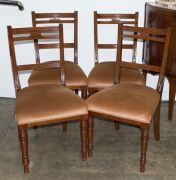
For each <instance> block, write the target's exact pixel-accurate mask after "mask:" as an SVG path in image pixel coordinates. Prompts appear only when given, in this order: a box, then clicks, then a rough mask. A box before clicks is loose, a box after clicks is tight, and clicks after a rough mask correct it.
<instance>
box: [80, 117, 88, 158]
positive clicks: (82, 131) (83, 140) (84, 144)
mask: <svg viewBox="0 0 176 180" xmlns="http://www.w3.org/2000/svg"><path fill="white" fill-rule="evenodd" d="M80 135H81V151H82V160H86V159H87V117H83V118H82V119H81V120H80Z"/></svg>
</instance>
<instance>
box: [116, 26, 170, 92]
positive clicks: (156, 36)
mask: <svg viewBox="0 0 176 180" xmlns="http://www.w3.org/2000/svg"><path fill="white" fill-rule="evenodd" d="M118 32H119V33H118V46H117V56H116V57H117V59H116V78H115V83H119V82H120V68H121V67H126V68H133V69H140V70H141V71H146V72H149V71H150V72H155V73H159V78H158V82H157V86H156V90H157V91H158V92H159V93H160V94H161V93H162V89H163V84H164V77H165V69H166V64H167V59H168V51H169V42H170V38H171V28H167V29H156V28H143V27H130V26H123V23H119V26H118ZM126 39H128V40H131V41H134V39H135V40H136V41H137V42H139V41H140V42H141V41H142V42H143V45H145V47H146V48H147V46H146V44H148V43H151V42H152V41H154V42H159V43H163V44H164V50H163V56H162V63H161V65H160V66H157V65H150V64H143V63H142V61H141V63H130V62H125V61H124V60H122V52H123V51H122V48H123V41H124V40H126Z"/></svg>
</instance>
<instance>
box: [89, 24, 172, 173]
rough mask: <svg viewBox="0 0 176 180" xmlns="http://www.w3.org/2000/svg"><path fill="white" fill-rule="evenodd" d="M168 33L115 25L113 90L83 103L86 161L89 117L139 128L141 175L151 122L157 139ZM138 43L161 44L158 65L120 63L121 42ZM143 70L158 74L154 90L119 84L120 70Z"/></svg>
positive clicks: (91, 124) (90, 151) (94, 96)
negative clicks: (162, 48)
mask: <svg viewBox="0 0 176 180" xmlns="http://www.w3.org/2000/svg"><path fill="white" fill-rule="evenodd" d="M170 37H171V30H170V29H166V30H162V29H149V28H148V29H147V28H140V27H129V26H122V24H119V35H118V47H117V64H116V68H117V71H116V78H115V81H114V82H115V84H116V83H117V84H116V85H114V86H111V87H109V88H106V89H103V90H101V91H99V92H97V93H96V94H94V95H92V96H90V97H89V98H88V99H87V103H88V111H89V116H90V117H89V122H88V129H89V142H88V144H89V145H88V146H89V150H88V151H89V157H92V148H93V117H94V116H99V117H104V118H108V119H111V120H113V121H118V122H119V121H120V122H123V123H127V124H132V125H136V126H139V127H140V129H141V160H140V171H141V172H144V171H145V164H146V151H147V144H148V137H149V125H150V122H151V120H152V118H153V124H154V136H155V139H156V140H159V139H160V130H159V115H160V102H161V95H162V90H163V82H164V76H165V68H166V62H167V57H168V49H169V41H170ZM126 38H127V39H128V40H129V39H130V38H132V39H136V40H138V39H142V40H143V41H144V42H145V44H149V43H151V44H152V42H153V41H155V42H156V41H157V42H160V43H163V44H164V51H163V58H162V64H161V66H160V67H158V66H154V65H147V64H140V63H130V62H125V61H122V46H123V40H124V39H126ZM124 67H125V68H132V69H140V70H142V69H144V70H146V71H152V72H158V73H159V78H158V83H157V86H156V89H153V88H150V87H147V86H146V85H141V84H132V83H131V84H130V83H120V82H121V78H120V76H121V72H122V71H121V70H122V68H124Z"/></svg>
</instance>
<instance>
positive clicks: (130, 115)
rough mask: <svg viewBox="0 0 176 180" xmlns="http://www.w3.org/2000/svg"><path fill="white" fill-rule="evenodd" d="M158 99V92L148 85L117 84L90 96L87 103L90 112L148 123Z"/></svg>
mask: <svg viewBox="0 0 176 180" xmlns="http://www.w3.org/2000/svg"><path fill="white" fill-rule="evenodd" d="M159 100H160V95H159V93H158V92H157V91H155V90H154V89H152V88H150V87H147V86H143V85H138V84H117V85H114V86H111V87H109V88H106V89H103V90H101V91H99V92H97V93H95V94H94V95H92V96H90V97H89V98H88V99H87V103H88V110H89V111H91V112H96V113H101V114H105V115H110V116H114V117H117V118H119V119H120V118H125V119H128V120H133V121H137V122H142V123H149V122H150V120H151V118H152V116H153V114H154V112H155V110H156V108H157V106H158V103H159Z"/></svg>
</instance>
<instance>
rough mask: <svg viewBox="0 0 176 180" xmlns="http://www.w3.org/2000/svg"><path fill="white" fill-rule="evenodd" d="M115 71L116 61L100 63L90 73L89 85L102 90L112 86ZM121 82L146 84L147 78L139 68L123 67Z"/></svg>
mask: <svg viewBox="0 0 176 180" xmlns="http://www.w3.org/2000/svg"><path fill="white" fill-rule="evenodd" d="M115 71H116V62H101V63H98V64H97V65H96V66H95V67H94V68H93V69H92V71H91V72H90V74H89V77H88V87H89V88H95V89H97V90H100V89H104V88H106V87H109V86H112V85H113V84H114V78H115ZM120 83H135V84H145V80H144V77H143V75H142V74H141V73H140V71H139V70H135V69H128V68H122V69H121V79H120Z"/></svg>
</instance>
